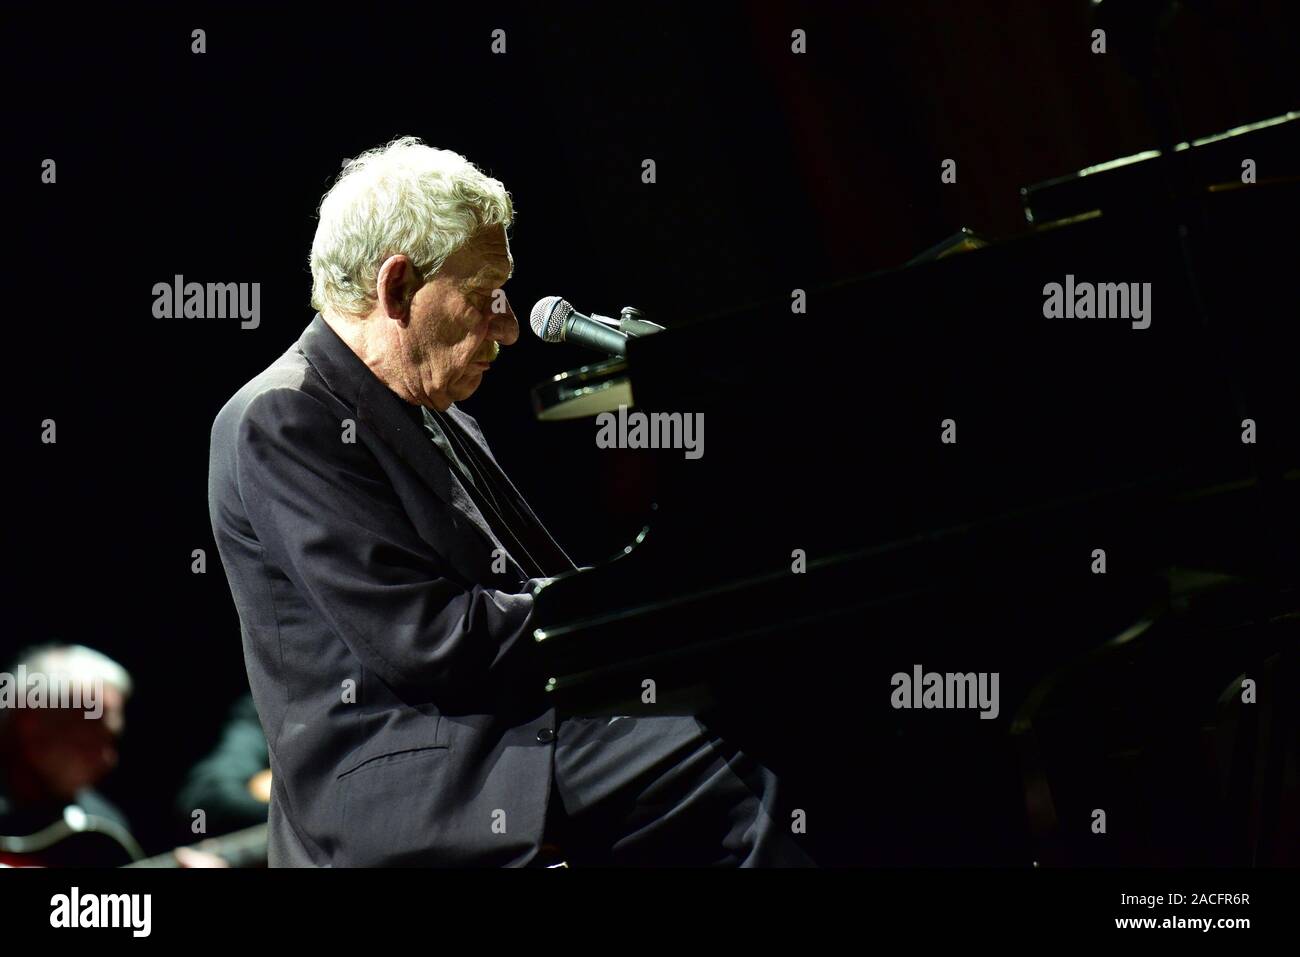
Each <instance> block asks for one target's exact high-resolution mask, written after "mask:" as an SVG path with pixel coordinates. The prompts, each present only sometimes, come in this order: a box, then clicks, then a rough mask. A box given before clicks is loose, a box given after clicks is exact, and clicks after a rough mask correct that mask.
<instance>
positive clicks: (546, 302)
mask: <svg viewBox="0 0 1300 957" xmlns="http://www.w3.org/2000/svg"><path fill="white" fill-rule="evenodd" d="M572 314H573V307H572V306H571V305H569V304H568V303H567V302H565V301H564V300H563V299H561V298H560V297H559V296H544V297H542V298H541V299H538V300H537V302H536V304H535V305H534V306H533V311H532V313H530V314H529V317H528V324H529V325H530V326H532V327H533V332H535V333H537V335H538V336H539V337H540V338H541V339H543V340H544V341H546V342H563V341H564V322H565V320H566V319H568V318H569V316H570V315H572Z"/></svg>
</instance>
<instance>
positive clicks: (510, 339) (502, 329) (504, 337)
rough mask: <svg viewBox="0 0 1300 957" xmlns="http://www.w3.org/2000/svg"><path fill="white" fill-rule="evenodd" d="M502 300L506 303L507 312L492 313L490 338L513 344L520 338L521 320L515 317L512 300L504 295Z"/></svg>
mask: <svg viewBox="0 0 1300 957" xmlns="http://www.w3.org/2000/svg"><path fill="white" fill-rule="evenodd" d="M501 302H503V303H505V307H506V308H505V312H494V313H492V325H491V327H490V328H489V329H488V338H489V339H494V340H496V341H497V342H499V343H501V344H502V345H503V346H511V345H514V344H515V341H516V340H517V339H518V338H519V320H518V319H517V318H516V317H515V311H514V309H512V308H511V307H510V300H509V299H508V298H506V297H505V296H504V295H503V296H502V297H501Z"/></svg>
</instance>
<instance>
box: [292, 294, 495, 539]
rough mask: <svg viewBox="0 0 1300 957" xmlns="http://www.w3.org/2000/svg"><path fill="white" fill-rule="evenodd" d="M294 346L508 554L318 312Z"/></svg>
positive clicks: (420, 431)
mask: <svg viewBox="0 0 1300 957" xmlns="http://www.w3.org/2000/svg"><path fill="white" fill-rule="evenodd" d="M298 344H299V348H300V349H301V350H302V352H303V355H305V356H306V357H307V358H308V360H310V361H311V363H312V365H313V366H314V367H315V368H316V371H317V372H319V373H320V375H321V378H322V379H324V380H325V384H326V385H327V386H329V389H330V391H331V392H333V393H334V394H335V395H338V396H339V397H340V398H342V399H343V400H344V401H345V402H346V403H347V404H349V405H351V406H353V407H354V408H355V409H356V410H357V424H358V425H365V426H367V427H369V428H370V429H372V430H373V431H374V432H375V434H377V435H378V436H379V437H380V438H381V439H383V440H384V442H385V443H386V444H387V445H388V446H389V447H390V448H391V449H392V450H393V451H394V452H396V453H397V454H398V455H399V456H400V457H401V458H402V460H403V461H404V462H406V464H407V465H409V466H410V467H411V468H412V469H413V470H414V471H415V473H416V474H417V475H419V476H420V477H421V478H422V479H423V480H424V481H425V483H426V484H427V485H428V486H429V488H430V489H432V490H433V494H434V495H436V496H438V498H440V499H441V500H442V501H444V502H446V503H447V504H448V505H450V506H452V508H455V509H456V510H457V511H459V512H460V513H461V514H463V515H464V516H465V517H466V518H468V519H469V521H470V523H471V524H473V526H474V527H475V528H477V529H478V531H479V533H480V534H481V535H482V536H483V538H484V539H485V540H486V541H487V543H488V545H489V547H490V548H500V549H501V550H502V551H503V552H504V551H506V549H505V546H503V545H502V544H501V542H499V541H498V540H497V537H496V536H495V535H494V534H492V529H491V528H490V527H489V526H488V523H487V520H486V519H485V518H484V517H483V513H482V512H480V511H479V508H478V506H477V505H475V504H474V500H473V499H472V498H471V497H470V495H469V492H468V491H467V490H466V489H465V486H464V485H463V484H462V483H461V481H460V479H459V478H458V477H457V475H456V471H455V469H454V468H452V465H451V463H450V462H448V461H447V459H446V457H445V456H444V455H443V454H442V451H441V450H440V449H439V448H438V447H437V446H436V445H434V443H433V442H432V441H430V439H429V436H428V434H427V433H426V432H425V431H424V427H423V425H421V424H420V423H418V422H417V421H416V420H415V419H414V418H413V417H411V416H410V415H409V414H408V413H407V412H406V410H405V409H404V408H403V406H404V405H406V403H404V402H403V401H402V400H401V399H400V398H399V397H398V396H397V394H396V393H394V392H393V391H392V390H391V389H389V388H388V387H387V386H386V385H384V384H383V383H382V382H380V381H379V379H378V378H376V376H375V374H374V373H373V372H371V371H370V369H369V368H367V367H366V364H365V363H364V362H362V361H361V359H360V358H359V357H358V356H357V354H356V353H354V352H353V351H352V350H351V349H350V348H348V345H347V343H345V342H344V341H343V340H342V339H340V338H339V337H338V335H337V334H336V333H335V332H334V330H333V329H331V328H330V327H329V325H328V324H327V323H326V322H325V320H324V319H322V318H321V316H320V314H319V313H317V315H316V318H315V319H313V320H312V322H311V324H310V325H309V326H308V327H307V329H306V330H305V331H304V332H303V334H302V337H301V338H300V339H299V340H298Z"/></svg>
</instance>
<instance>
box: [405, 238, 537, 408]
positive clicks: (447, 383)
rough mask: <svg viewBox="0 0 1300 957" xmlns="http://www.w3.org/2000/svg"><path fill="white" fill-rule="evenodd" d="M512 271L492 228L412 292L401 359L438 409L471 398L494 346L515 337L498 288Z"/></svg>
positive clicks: (505, 242) (506, 246) (503, 241)
mask: <svg viewBox="0 0 1300 957" xmlns="http://www.w3.org/2000/svg"><path fill="white" fill-rule="evenodd" d="M513 271H514V261H513V259H512V258H511V256H510V241H509V239H507V237H506V231H505V227H503V226H492V227H488V228H487V229H484V230H483V231H482V232H480V233H479V234H478V235H477V236H475V238H474V239H473V240H471V241H470V242H469V243H468V244H467V245H466V246H464V247H462V248H461V249H459V250H457V251H456V252H455V253H453V254H452V255H451V256H449V257H448V258H447V260H446V262H445V263H444V264H443V267H442V269H440V270H439V271H438V274H437V275H436V276H435V277H434V278H433V279H432V280H430V281H429V282H427V283H425V284H424V286H422V287H421V288H420V289H419V291H418V292H416V294H415V297H414V299H413V300H412V302H411V321H410V327H409V329H408V330H407V335H406V336H405V337H404V341H403V346H404V347H405V349H406V353H407V354H406V355H405V356H404V357H403V358H404V360H405V361H406V362H408V363H410V364H411V365H412V366H413V368H414V372H415V374H417V375H418V376H419V379H420V384H421V386H422V391H423V393H424V394H426V395H429V396H432V397H434V398H435V399H437V400H440V403H439V404H440V406H441V407H445V406H446V405H449V404H451V403H452V402H459V401H461V400H462V399H467V398H469V397H470V396H471V395H473V394H474V392H475V391H476V390H477V389H478V387H479V384H480V383H481V382H482V381H483V376H484V373H486V372H487V369H488V365H489V364H490V363H491V362H492V360H493V359H495V358H496V356H497V353H498V352H499V351H500V346H501V345H507V346H508V345H510V344H511V343H513V342H514V341H515V340H517V339H518V338H519V321H518V319H516V318H515V313H514V310H513V309H511V308H510V302H509V300H508V299H507V298H506V296H505V292H504V290H502V289H501V287H502V286H503V285H504V284H505V282H506V280H507V279H509V278H510V274H511V273H512V272H513Z"/></svg>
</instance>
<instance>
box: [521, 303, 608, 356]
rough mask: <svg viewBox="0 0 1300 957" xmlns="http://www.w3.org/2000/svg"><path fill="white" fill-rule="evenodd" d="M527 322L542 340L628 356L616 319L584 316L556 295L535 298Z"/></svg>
mask: <svg viewBox="0 0 1300 957" xmlns="http://www.w3.org/2000/svg"><path fill="white" fill-rule="evenodd" d="M528 324H529V325H530V326H532V327H533V332H535V333H537V335H538V336H539V337H540V338H541V339H542V341H544V342H572V343H573V344H574V345H579V346H585V347H586V348H588V349H595V350H596V351H597V352H604V353H606V354H607V355H612V356H625V355H627V333H625V332H623V331H621V330H620V329H619V328H618V325H619V323H618V320H617V319H610V318H608V317H606V316H584V315H583V314H582V313H580V312H578V311H577V310H575V309H574V308H573V306H571V305H569V303H568V302H567V301H565V300H564V299H561V298H560V297H559V296H544V297H543V298H541V299H538V300H537V304H536V305H534V306H533V311H532V313H531V314H530V315H529V317H528Z"/></svg>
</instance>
